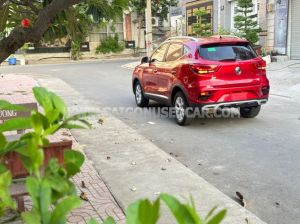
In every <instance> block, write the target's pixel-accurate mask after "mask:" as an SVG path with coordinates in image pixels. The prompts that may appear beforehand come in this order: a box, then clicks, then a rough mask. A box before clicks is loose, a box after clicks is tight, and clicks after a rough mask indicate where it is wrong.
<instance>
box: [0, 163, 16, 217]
mask: <svg viewBox="0 0 300 224" xmlns="http://www.w3.org/2000/svg"><path fill="white" fill-rule="evenodd" d="M0 169H1V173H0V217H1V216H2V215H3V213H4V212H5V210H6V208H12V209H15V208H16V204H15V202H14V201H13V200H12V198H11V196H10V191H9V187H10V184H11V179H12V176H11V173H10V172H9V171H8V170H5V168H4V167H3V166H2V167H0Z"/></svg>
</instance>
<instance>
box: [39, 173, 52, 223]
mask: <svg viewBox="0 0 300 224" xmlns="http://www.w3.org/2000/svg"><path fill="white" fill-rule="evenodd" d="M39 199H40V214H41V217H42V223H49V220H50V212H49V209H50V205H51V188H50V184H49V182H48V181H47V180H46V179H44V180H43V181H42V184H41V187H40V192H39Z"/></svg>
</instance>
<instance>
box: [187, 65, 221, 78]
mask: <svg viewBox="0 0 300 224" xmlns="http://www.w3.org/2000/svg"><path fill="white" fill-rule="evenodd" d="M220 67H221V66H219V65H201V64H194V65H191V70H192V71H193V72H194V73H196V74H199V75H203V74H210V73H214V72H217V71H218V70H219V69H220Z"/></svg>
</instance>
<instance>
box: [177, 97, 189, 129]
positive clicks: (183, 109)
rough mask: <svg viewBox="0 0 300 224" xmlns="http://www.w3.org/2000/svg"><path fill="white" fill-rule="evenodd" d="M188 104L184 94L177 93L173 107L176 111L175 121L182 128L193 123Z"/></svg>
mask: <svg viewBox="0 0 300 224" xmlns="http://www.w3.org/2000/svg"><path fill="white" fill-rule="evenodd" d="M188 106H189V105H188V102H187V100H186V97H185V96H184V94H183V93H182V92H178V93H176V95H175V97H174V101H173V107H174V109H175V119H176V122H177V124H179V125H181V126H185V125H189V124H190V123H191V121H192V117H191V115H190V114H188V112H189V111H188V110H187V108H188Z"/></svg>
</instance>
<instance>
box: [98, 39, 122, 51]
mask: <svg viewBox="0 0 300 224" xmlns="http://www.w3.org/2000/svg"><path fill="white" fill-rule="evenodd" d="M123 50H124V46H123V44H120V43H119V38H118V36H117V35H115V36H114V37H108V38H106V39H105V40H103V41H101V44H100V45H99V46H98V47H97V48H96V53H97V54H99V53H102V54H108V53H111V52H112V53H118V52H121V51H123Z"/></svg>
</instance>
